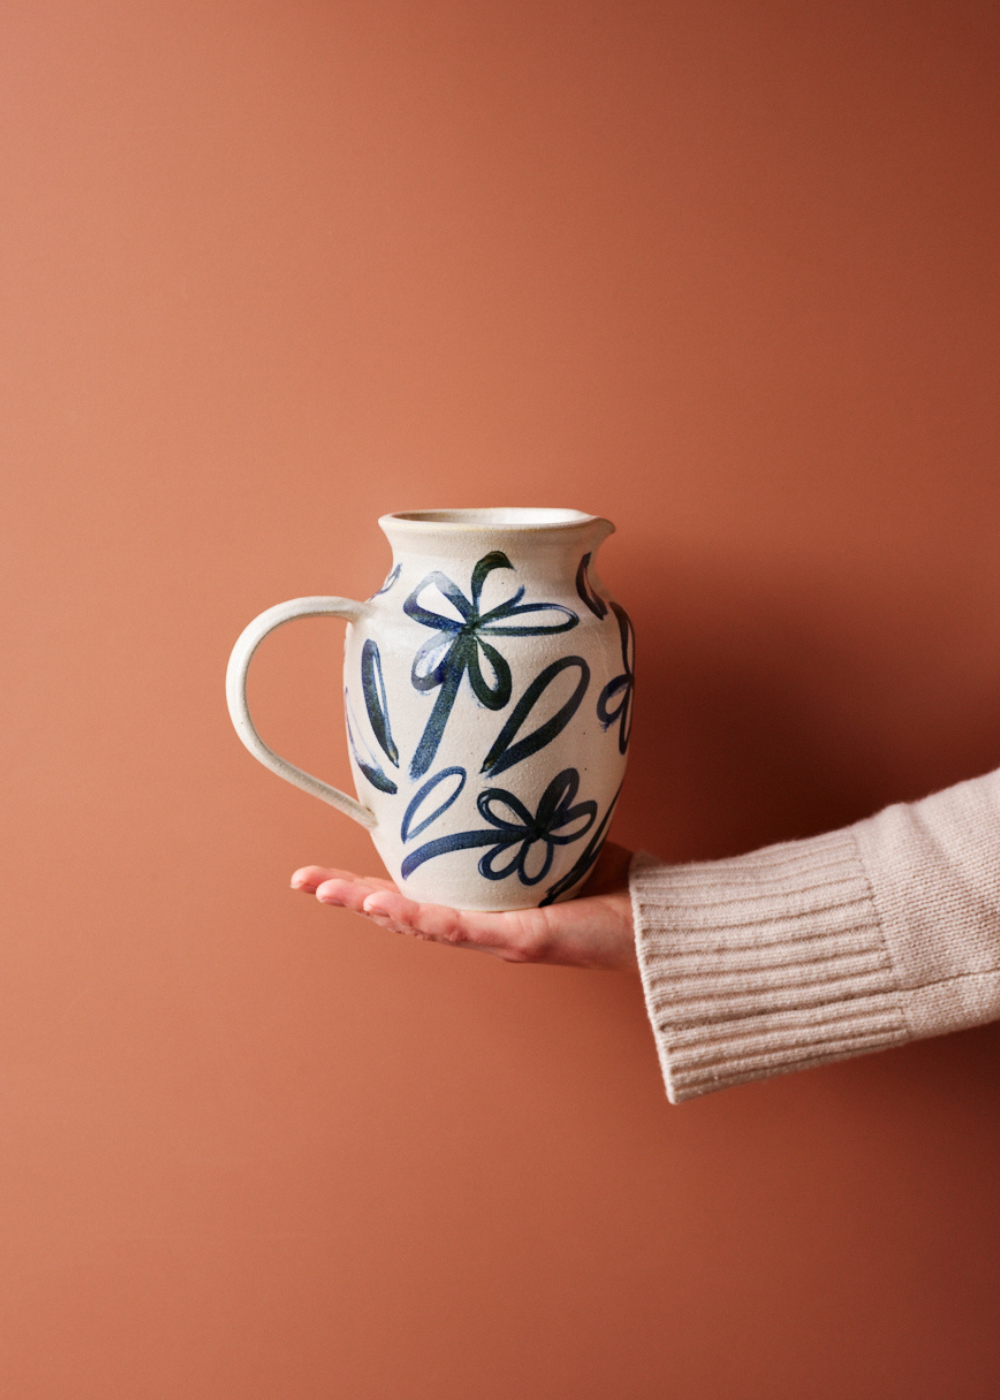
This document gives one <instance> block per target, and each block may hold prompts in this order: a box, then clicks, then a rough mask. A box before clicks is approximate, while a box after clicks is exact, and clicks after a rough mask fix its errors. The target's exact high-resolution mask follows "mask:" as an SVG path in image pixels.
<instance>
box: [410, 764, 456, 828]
mask: <svg viewBox="0 0 1000 1400" xmlns="http://www.w3.org/2000/svg"><path fill="white" fill-rule="evenodd" d="M456 775H457V777H458V786H457V787H456V788H455V790H454V792H452V793H450V794H449V795H448V796H447V797H445V798H444V800H443V801H442V802H439V803H438V805H437V806H436V807H435V808H434V810H433V812H431V814H430V816H427V817H423V818H422V819H421V820H420V821H419V822H417V824H416V826H413V825H412V822H413V818H414V817H415V816H416V815H417V813H418V812H419V810H420V808H421V806H422V805H423V803H424V802H425V801H426V800H427V798H428V797H430V795H431V793H432V792H433V791H434V790H435V788H437V786H438V784H439V783H443V782H444V780H445V779H446V778H453V777H455V776H456ZM465 779H466V772H465V769H464V768H459V767H457V766H455V767H453V768H442V769H441V771H440V773H435V774H434V776H433V778H428V779H427V781H426V783H424V785H423V787H421V788H419V789H418V790H417V792H416V793H415V794H414V796H413V798H412V799H411V801H410V805H409V806H408V807H407V809H406V811H405V812H404V813H403V822H402V825H401V826H400V828H399V835H400V839H401V840H403V841H410V840H412V839H413V837H415V836H419V835H420V833H421V832H422V831H426V830H427V828H428V827H429V826H430V824H431V823H432V822H436V821H437V819H438V817H440V816H441V815H442V813H444V812H447V810H448V808H449V807H450V806H451V805H452V803H453V802H454V801H456V799H457V798H458V795H459V793H460V792H461V791H462V789H463V788H464V787H465Z"/></svg>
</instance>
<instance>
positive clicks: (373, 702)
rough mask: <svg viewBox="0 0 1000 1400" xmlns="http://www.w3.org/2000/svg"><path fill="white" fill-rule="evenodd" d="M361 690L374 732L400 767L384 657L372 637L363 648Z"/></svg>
mask: <svg viewBox="0 0 1000 1400" xmlns="http://www.w3.org/2000/svg"><path fill="white" fill-rule="evenodd" d="M361 691H362V694H363V695H364V697H365V709H366V710H367V711H368V719H369V721H370V723H371V727H372V733H373V734H374V735H375V738H376V739H377V740H378V742H379V746H380V747H381V749H382V752H383V753H384V754H385V756H386V758H387V759H388V760H389V762H390V763H392V764H394V765H395V767H397V768H398V767H399V750H398V749H397V747H396V745H395V742H394V741H393V737H392V729H391V728H390V725H389V704H388V700H387V699H386V693H385V679H384V677H383V675H382V658H381V656H380V655H379V650H378V643H377V642H373V641H372V639H371V638H370V637H369V638H368V640H367V641H366V642H365V644H364V646H363V647H362V648H361Z"/></svg>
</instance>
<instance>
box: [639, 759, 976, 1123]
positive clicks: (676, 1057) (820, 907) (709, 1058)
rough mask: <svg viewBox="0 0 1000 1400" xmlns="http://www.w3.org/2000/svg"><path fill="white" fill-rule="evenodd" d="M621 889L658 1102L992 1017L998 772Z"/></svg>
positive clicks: (647, 864)
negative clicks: (631, 920) (649, 1031)
mask: <svg viewBox="0 0 1000 1400" xmlns="http://www.w3.org/2000/svg"><path fill="white" fill-rule="evenodd" d="M630 886H631V892H632V905H633V910H634V914H635V929H636V942H637V947H638V953H639V966H640V971H641V973H642V982H643V989H644V992H645V997H646V1006H647V1009H648V1011H649V1017H650V1021H651V1022H652V1026H653V1032H654V1035H655V1037H656V1043H657V1049H658V1051H659V1056H660V1063H661V1066H662V1068H663V1075H664V1078H665V1080H666V1084H667V1093H668V1095H669V1097H670V1099H671V1101H672V1102H673V1103H680V1102H682V1101H683V1100H684V1099H689V1098H694V1097H695V1096H696V1095H698V1094H706V1093H709V1092H711V1091H712V1090H713V1089H723V1088H727V1087H728V1086H730V1085H732V1084H740V1083H743V1082H745V1081H747V1080H751V1079H762V1078H764V1077H766V1076H767V1075H771V1074H781V1073H786V1072H788V1071H791V1070H797V1069H805V1068H807V1067H808V1066H810V1065H817V1064H822V1063H823V1062H824V1061H827V1060H837V1059H844V1058H846V1057H847V1056H850V1055H860V1054H864V1053H865V1052H867V1051H870V1050H881V1049H884V1048H886V1047H887V1046H890V1045H899V1044H901V1043H903V1042H904V1041H907V1040H915V1039H919V1038H921V1037H924V1036H931V1035H940V1034H943V1033H944V1032H946V1031H954V1030H962V1029H964V1028H965V1027H967V1026H975V1025H979V1024H981V1023H982V1022H984V1021H991V1020H994V1019H996V1018H1000V770H998V771H997V772H995V773H991V774H988V775H987V776H986V777H984V778H977V779H975V780H974V781H972V782H966V783H960V784H958V786H956V787H953V788H949V789H948V790H947V791H945V792H940V793H937V794H935V795H934V796H933V797H928V798H925V799H924V800H923V801H922V802H916V803H913V804H912V805H898V806H895V807H889V808H887V809H886V810H885V811H883V812H880V813H879V814H878V815H877V816H875V817H871V818H870V819H869V820H867V821H863V822H859V823H858V824H857V825H856V826H851V827H847V828H845V829H844V830H842V831H835V832H831V833H830V834H828V835H825V836H818V837H814V838H811V839H809V840H805V841H790V842H785V843H783V844H781V845H777V846H770V847H767V848H766V849H765V850H761V851H756V852H754V853H752V854H750V855H745V856H740V857H738V858H736V859H733V860H720V861H710V862H704V863H697V864H693V865H665V864H663V863H661V862H659V861H657V860H655V859H654V858H653V857H652V856H649V855H646V854H644V853H642V852H640V853H639V854H638V855H637V856H636V857H635V858H634V859H633V862H632V867H631V872H630Z"/></svg>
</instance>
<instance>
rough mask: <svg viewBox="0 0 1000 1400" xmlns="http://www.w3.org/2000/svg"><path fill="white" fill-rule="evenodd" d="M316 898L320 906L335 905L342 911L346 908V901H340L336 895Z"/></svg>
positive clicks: (323, 895) (324, 895) (319, 895)
mask: <svg viewBox="0 0 1000 1400" xmlns="http://www.w3.org/2000/svg"><path fill="white" fill-rule="evenodd" d="M316 898H317V899H318V900H319V902H320V904H335V905H337V907H338V908H341V909H342V908H343V907H344V901H343V900H342V899H338V898H337V896H336V895H335V894H317V896H316Z"/></svg>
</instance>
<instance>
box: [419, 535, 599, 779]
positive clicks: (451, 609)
mask: <svg viewBox="0 0 1000 1400" xmlns="http://www.w3.org/2000/svg"><path fill="white" fill-rule="evenodd" d="M512 568H513V565H512V564H511V562H510V560H509V559H508V558H507V556H506V554H504V553H502V551H500V550H494V551H492V552H491V553H489V554H485V555H484V556H483V557H482V558H481V559H480V560H479V561H478V563H477V564H476V565H475V567H474V569H473V571H472V579H471V582H470V588H469V596H468V597H466V595H465V594H464V593H463V592H462V590H461V589H460V588H459V587H458V586H457V584H455V583H454V582H453V581H452V580H451V579H450V578H448V576H447V575H446V574H443V573H441V572H440V571H439V570H435V571H434V572H433V573H430V574H428V575H427V576H426V578H424V579H423V580H421V582H420V583H419V584H418V585H417V587H416V588H415V589H414V590H413V592H412V593H411V594H410V595H409V597H408V598H407V599H406V602H405V603H404V604H403V611H404V612H405V613H406V615H407V617H411V618H413V620H414V621H415V622H419V623H420V624H421V626H423V627H429V628H431V629H432V632H433V635H432V636H430V637H429V638H428V639H427V641H425V642H424V643H423V645H422V646H421V647H420V648H419V650H418V651H417V654H416V657H415V658H414V661H413V669H412V672H411V677H410V679H411V681H412V684H413V686H414V688H415V689H416V690H418V691H431V690H436V691H437V692H438V694H437V698H436V699H435V702H434V707H433V709H432V710H431V713H430V715H429V717H428V720H427V724H426V726H425V727H424V731H423V735H422V736H421V739H420V742H419V743H418V745H417V748H416V752H415V753H414V755H413V759H412V762H411V764H410V776H411V777H413V778H419V777H421V776H422V775H423V774H424V773H426V772H427V770H428V769H429V768H430V766H431V764H432V763H433V762H434V758H435V756H436V754H437V751H438V746H439V745H440V743H441V739H442V737H443V735H444V731H445V726H446V725H447V723H448V718H449V716H450V715H451V712H452V708H453V707H454V704H455V698H456V696H457V695H458V691H459V687H460V686H461V683H462V677H463V676H466V675H467V676H468V678H469V685H470V687H471V689H472V693H473V695H474V696H475V697H476V699H477V700H478V701H479V703H480V704H481V705H484V706H485V707H486V708H487V709H490V710H502V709H503V708H504V706H505V705H506V704H507V703H508V702H509V700H510V697H511V688H512V682H511V672H510V666H509V664H508V662H507V661H506V660H505V658H504V657H503V655H502V654H501V652H500V651H499V649H498V648H497V647H496V646H495V645H494V642H495V640H496V639H497V638H499V637H540V636H545V635H548V634H551V633H556V632H568V631H569V630H570V628H572V627H575V626H576V625H577V623H578V622H579V617H578V616H577V614H576V613H575V612H573V611H572V609H570V608H565V607H563V606H562V605H561V604H559V603H523V602H522V601H521V600H522V598H523V597H524V594H525V590H524V588H518V589H517V590H516V592H515V593H513V594H512V596H511V597H510V598H508V599H506V601H504V602H502V603H499V604H498V605H497V606H495V607H493V608H490V609H489V610H488V611H486V612H483V611H482V610H481V607H480V603H481V598H482V592H483V585H484V583H485V582H486V579H487V578H488V577H489V575H490V574H491V573H492V572H493V571H494V570H495V569H512ZM431 590H435V591H436V592H437V594H438V597H439V598H440V599H441V601H440V602H435V608H436V609H437V610H436V611H435V610H434V608H432V607H430V606H428V605H427V603H426V602H425V601H424V595H425V594H426V593H428V592H430V591H431ZM546 615H547V616H548V617H551V618H552V619H553V620H551V621H548V620H547V621H541V620H540V619H541V618H542V617H543V616H546ZM526 618H531V619H532V621H530V622H529V621H522V620H521V619H526Z"/></svg>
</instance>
